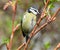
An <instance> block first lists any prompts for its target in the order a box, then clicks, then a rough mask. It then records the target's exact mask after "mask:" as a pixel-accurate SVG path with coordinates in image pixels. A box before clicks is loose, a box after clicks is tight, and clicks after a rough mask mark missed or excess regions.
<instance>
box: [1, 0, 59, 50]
mask: <svg viewBox="0 0 60 50" xmlns="http://www.w3.org/2000/svg"><path fill="white" fill-rule="evenodd" d="M6 2H8V0H0V50H7V48H6V43H8V42H9V40H10V35H11V33H12V16H13V12H12V8H11V6H9V7H8V8H7V10H3V7H4V5H5V3H6ZM31 6H33V7H35V8H37V9H39V11H41V12H42V9H43V7H44V1H43V0H18V5H17V12H16V17H15V23H14V25H15V26H16V25H17V24H19V23H20V20H21V17H23V14H24V12H25V11H26V10H27V9H28V8H29V7H31ZM54 6H55V7H54V8H52V9H51V10H52V11H51V13H55V12H56V10H57V9H58V8H59V7H60V2H54ZM44 22H45V20H43V21H42V23H44ZM23 39H24V38H23V36H22V33H21V29H18V30H17V31H16V32H15V35H14V39H13V46H12V50H16V49H17V48H18V47H19V46H20V45H21V44H22V43H23ZM58 43H60V12H59V13H58V14H57V18H56V20H55V21H54V22H52V23H51V24H49V25H47V26H46V27H45V28H44V29H42V30H41V31H40V32H39V33H38V34H37V35H35V36H34V37H33V38H32V40H31V42H30V44H29V47H28V49H27V50H53V49H54V48H55V47H56V45H57V44H58ZM22 50H23V48H22Z"/></svg>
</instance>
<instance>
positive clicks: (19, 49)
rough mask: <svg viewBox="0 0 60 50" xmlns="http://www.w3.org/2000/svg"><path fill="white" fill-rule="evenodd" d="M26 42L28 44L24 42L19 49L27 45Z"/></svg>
mask: <svg viewBox="0 0 60 50" xmlns="http://www.w3.org/2000/svg"><path fill="white" fill-rule="evenodd" d="M25 44H26V43H23V44H22V45H21V46H19V47H18V49H17V50H21V48H22V47H23V46H25Z"/></svg>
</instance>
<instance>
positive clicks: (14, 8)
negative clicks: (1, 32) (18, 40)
mask: <svg viewBox="0 0 60 50" xmlns="http://www.w3.org/2000/svg"><path fill="white" fill-rule="evenodd" d="M17 1H18V0H16V2H15V3H14V5H11V6H12V10H13V16H12V34H11V37H10V43H9V49H8V50H11V47H12V41H13V37H14V21H15V16H16V9H17Z"/></svg>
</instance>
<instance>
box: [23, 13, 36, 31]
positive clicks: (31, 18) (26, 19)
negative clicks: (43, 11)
mask: <svg viewBox="0 0 60 50" xmlns="http://www.w3.org/2000/svg"><path fill="white" fill-rule="evenodd" d="M35 24H36V16H35V15H33V14H25V15H24V16H23V22H22V27H23V29H24V30H26V31H31V30H32V29H33V27H34V25H35Z"/></svg>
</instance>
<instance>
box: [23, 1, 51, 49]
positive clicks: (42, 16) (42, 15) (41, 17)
mask: <svg viewBox="0 0 60 50" xmlns="http://www.w3.org/2000/svg"><path fill="white" fill-rule="evenodd" d="M49 1H50V0H48V1H47V2H46V4H45V7H44V9H43V12H42V14H41V16H40V18H39V20H38V21H37V23H36V25H35V26H34V28H33V30H32V32H31V33H30V38H32V36H33V34H34V32H35V30H36V28H37V27H38V25H39V23H40V22H41V20H42V19H43V18H44V17H45V15H44V14H45V13H44V10H45V9H46V8H47V6H48V3H49ZM30 38H29V39H28V41H27V43H26V45H25V48H24V50H26V49H27V46H28V43H29V42H30Z"/></svg>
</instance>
